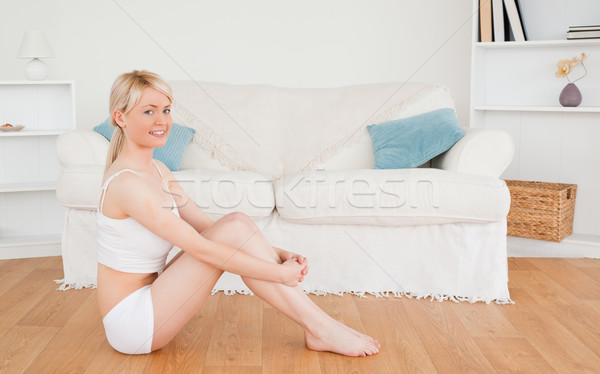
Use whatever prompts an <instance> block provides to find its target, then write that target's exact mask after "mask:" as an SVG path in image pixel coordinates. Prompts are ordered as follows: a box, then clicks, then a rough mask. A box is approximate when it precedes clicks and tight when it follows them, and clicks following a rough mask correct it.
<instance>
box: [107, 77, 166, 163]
mask: <svg viewBox="0 0 600 374" xmlns="http://www.w3.org/2000/svg"><path fill="white" fill-rule="evenodd" d="M146 87H152V88H154V89H156V90H157V91H159V92H161V93H163V94H164V95H165V96H166V97H168V98H169V101H170V102H173V93H172V90H171V86H169V84H168V83H167V81H166V80H164V79H163V78H162V77H161V76H160V75H158V74H155V73H151V72H149V71H146V70H134V71H132V72H130V73H123V74H121V75H119V76H118V77H117V79H115V81H114V83H113V85H112V88H111V89H110V99H109V113H110V124H111V125H113V126H115V127H116V129H115V131H114V132H113V136H112V138H111V140H110V146H109V148H108V155H107V156H106V166H105V167H104V172H105V173H106V171H107V170H108V168H110V166H111V165H112V163H113V162H114V161H115V160H116V159H117V157H118V156H119V153H121V150H122V149H123V143H124V140H125V139H124V138H123V136H124V135H123V130H122V129H121V126H119V125H118V124H117V122H116V121H115V118H114V116H113V113H114V112H115V110H119V111H121V112H122V113H123V114H127V113H129V112H130V111H131V109H132V108H133V107H134V106H136V104H137V103H138V102H139V101H140V98H141V97H142V92H143V91H144V88H146Z"/></svg>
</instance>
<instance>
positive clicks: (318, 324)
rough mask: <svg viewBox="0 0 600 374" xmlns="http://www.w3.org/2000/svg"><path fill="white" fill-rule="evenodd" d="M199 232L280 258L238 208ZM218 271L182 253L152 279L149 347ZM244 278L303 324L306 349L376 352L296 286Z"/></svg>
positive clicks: (179, 323)
mask: <svg viewBox="0 0 600 374" xmlns="http://www.w3.org/2000/svg"><path fill="white" fill-rule="evenodd" d="M202 235H203V236H204V237H206V238H208V239H210V240H214V241H217V242H220V243H224V244H228V245H230V246H233V247H235V248H240V249H241V250H244V251H246V252H248V253H251V254H253V255H255V256H257V257H260V258H263V259H266V260H268V261H273V262H281V260H280V259H279V257H278V256H277V253H276V252H275V250H274V249H273V247H272V246H271V245H270V244H269V243H268V242H267V240H266V239H265V238H264V236H263V235H262V233H261V232H260V230H259V229H258V227H256V225H255V224H254V222H253V221H252V220H251V219H250V218H248V216H246V215H245V214H243V213H232V214H228V215H227V216H225V217H223V218H222V219H220V220H218V221H216V222H215V224H214V225H212V226H211V227H210V228H208V229H207V230H205V231H204V232H202ZM250 237H251V239H250V240H248V238H250ZM221 274H222V271H221V270H219V269H215V268H212V267H211V266H209V265H206V264H204V263H202V262H200V261H197V260H196V259H194V258H193V257H192V256H190V255H189V254H187V253H184V254H183V255H181V257H180V258H178V259H177V260H176V261H175V262H173V263H172V264H171V266H169V268H168V269H166V270H165V271H164V272H163V273H162V274H161V275H160V276H159V277H158V279H157V280H156V281H155V282H154V284H153V285H152V300H153V303H154V313H155V315H154V321H155V327H154V331H155V334H154V339H153V344H152V349H153V350H155V349H159V348H161V347H163V346H164V345H166V344H167V343H168V342H169V341H170V340H171V339H172V338H173V337H174V336H175V335H176V334H177V332H178V331H179V330H180V329H181V328H182V327H183V326H184V325H185V324H186V323H187V321H189V319H191V318H192V316H193V315H194V314H195V313H196V312H197V311H198V309H200V307H201V306H202V304H203V303H204V301H205V300H206V298H208V296H209V295H210V292H211V291H212V289H213V288H214V284H215V283H216V282H217V280H218V279H219V277H220V276H221ZM243 280H244V282H246V284H247V285H248V287H250V289H252V291H253V292H254V293H255V294H256V295H257V296H259V297H261V298H262V299H263V300H265V301H266V302H268V303H269V304H271V305H272V306H274V307H275V308H276V309H278V310H279V311H281V312H282V313H284V314H285V315H287V316H288V317H290V318H291V319H292V320H294V321H295V322H297V323H298V324H299V325H300V326H302V327H303V328H304V330H305V339H306V344H307V346H308V347H309V348H310V349H313V350H321V351H333V352H337V353H341V354H345V355H350V356H362V355H369V354H374V353H377V352H378V348H379V344H378V343H377V342H376V341H375V340H373V339H372V338H370V337H368V336H366V335H363V334H360V333H358V332H356V331H354V330H352V329H350V328H349V327H347V326H345V325H343V324H341V323H339V322H337V321H336V320H334V319H332V318H331V317H329V316H328V315H327V314H326V313H324V312H323V311H322V310H321V309H320V308H319V307H318V306H317V305H316V304H314V303H313V302H312V300H310V298H309V297H308V296H307V295H306V294H305V293H304V292H303V291H302V290H301V289H300V288H299V287H288V286H285V285H283V284H280V283H273V282H267V281H261V280H257V279H252V278H247V277H244V278H243Z"/></svg>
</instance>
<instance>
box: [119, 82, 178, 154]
mask: <svg viewBox="0 0 600 374" xmlns="http://www.w3.org/2000/svg"><path fill="white" fill-rule="evenodd" d="M118 112H119V113H115V114H116V115H117V116H118V115H119V114H120V113H121V112H120V111H118ZM121 118H122V119H123V123H124V125H125V126H124V127H123V125H121V126H122V127H123V130H124V132H125V136H126V137H127V138H128V139H129V141H132V142H134V143H135V144H137V145H139V146H142V147H152V148H155V147H162V146H163V145H165V142H166V141H167V135H168V134H169V130H170V129H171V125H172V124H173V119H172V118H171V102H170V101H169V98H168V97H167V96H165V95H164V94H162V93H161V92H160V91H157V90H156V89H154V88H152V87H146V88H144V90H143V91H142V96H141V98H140V101H139V102H138V103H137V104H136V105H135V106H134V107H133V108H132V109H131V110H130V111H129V113H127V114H126V115H124V116H122V117H121ZM117 122H119V121H117ZM119 123H121V122H119Z"/></svg>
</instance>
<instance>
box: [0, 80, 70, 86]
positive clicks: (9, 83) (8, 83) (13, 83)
mask: <svg viewBox="0 0 600 374" xmlns="http://www.w3.org/2000/svg"><path fill="white" fill-rule="evenodd" d="M74 83H75V81H70V80H57V81H0V85H1V86H22V85H32V86H35V85H38V86H39V85H47V84H48V85H54V84H74Z"/></svg>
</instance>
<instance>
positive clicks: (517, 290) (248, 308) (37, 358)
mask: <svg viewBox="0 0 600 374" xmlns="http://www.w3.org/2000/svg"><path fill="white" fill-rule="evenodd" d="M509 269H510V270H509V271H510V274H509V278H510V283H509V287H510V292H511V297H512V298H513V300H514V301H515V304H514V305H496V304H491V305H486V304H483V303H476V304H469V303H464V302H462V303H458V304H457V303H453V302H448V301H446V302H442V303H439V302H435V301H433V302H432V301H430V300H415V299H407V298H398V299H395V298H389V299H387V298H374V297H369V298H359V297H356V296H344V297H339V296H327V297H323V296H319V297H317V296H312V298H313V300H314V301H315V302H316V303H317V304H319V305H320V306H321V307H322V308H323V309H324V310H325V311H327V312H328V313H329V314H330V315H332V316H333V317H334V318H336V319H338V320H341V321H343V322H344V323H346V324H348V325H350V326H351V327H353V328H355V329H357V330H360V331H364V332H367V333H368V334H371V335H372V336H374V337H376V338H377V339H378V340H379V341H380V342H381V344H382V348H381V352H380V353H379V355H376V356H373V357H366V358H347V357H342V356H339V355H335V354H332V353H318V352H312V351H309V350H307V349H306V348H305V346H304V341H303V339H302V331H301V329H300V328H299V327H298V326H296V325H295V324H294V323H293V322H291V321H289V320H288V319H287V318H286V317H284V316H283V315H281V314H280V313H278V312H277V311H276V310H274V309H273V308H271V307H269V306H268V305H265V304H264V303H263V302H262V301H261V300H260V299H258V298H257V297H254V296H225V295H222V294H217V295H214V296H211V297H210V299H209V300H208V302H207V303H206V305H205V306H204V307H203V308H202V310H201V311H200V312H199V313H198V314H197V315H196V316H195V317H194V318H193V319H192V320H191V321H190V322H189V323H188V325H187V326H186V327H185V329H184V330H182V331H181V332H180V334H179V335H178V336H177V337H176V339H175V340H174V341H172V342H171V343H170V344H169V345H168V346H167V347H166V348H164V349H162V350H160V351H157V352H155V353H152V354H149V355H141V356H127V355H122V354H120V353H118V352H116V351H114V350H113V349H112V348H111V347H110V346H109V345H108V343H107V341H106V338H105V336H104V330H103V326H102V321H101V319H100V315H99V312H98V306H97V302H96V291H95V290H90V289H86V290H80V291H67V292H61V291H56V287H57V285H56V284H55V283H54V282H53V280H54V279H59V278H62V267H61V259H60V257H48V258H36V259H21V260H6V261H0V372H1V373H22V372H25V373H36V374H38V373H203V374H207V373H249V374H252V373H412V372H423V373H436V372H438V373H467V372H474V373H494V372H499V373H504V372H518V373H536V372H539V373H553V372H557V373H584V372H590V373H592V372H594V373H598V372H600V260H593V259H524V258H515V259H512V258H511V259H509Z"/></svg>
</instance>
